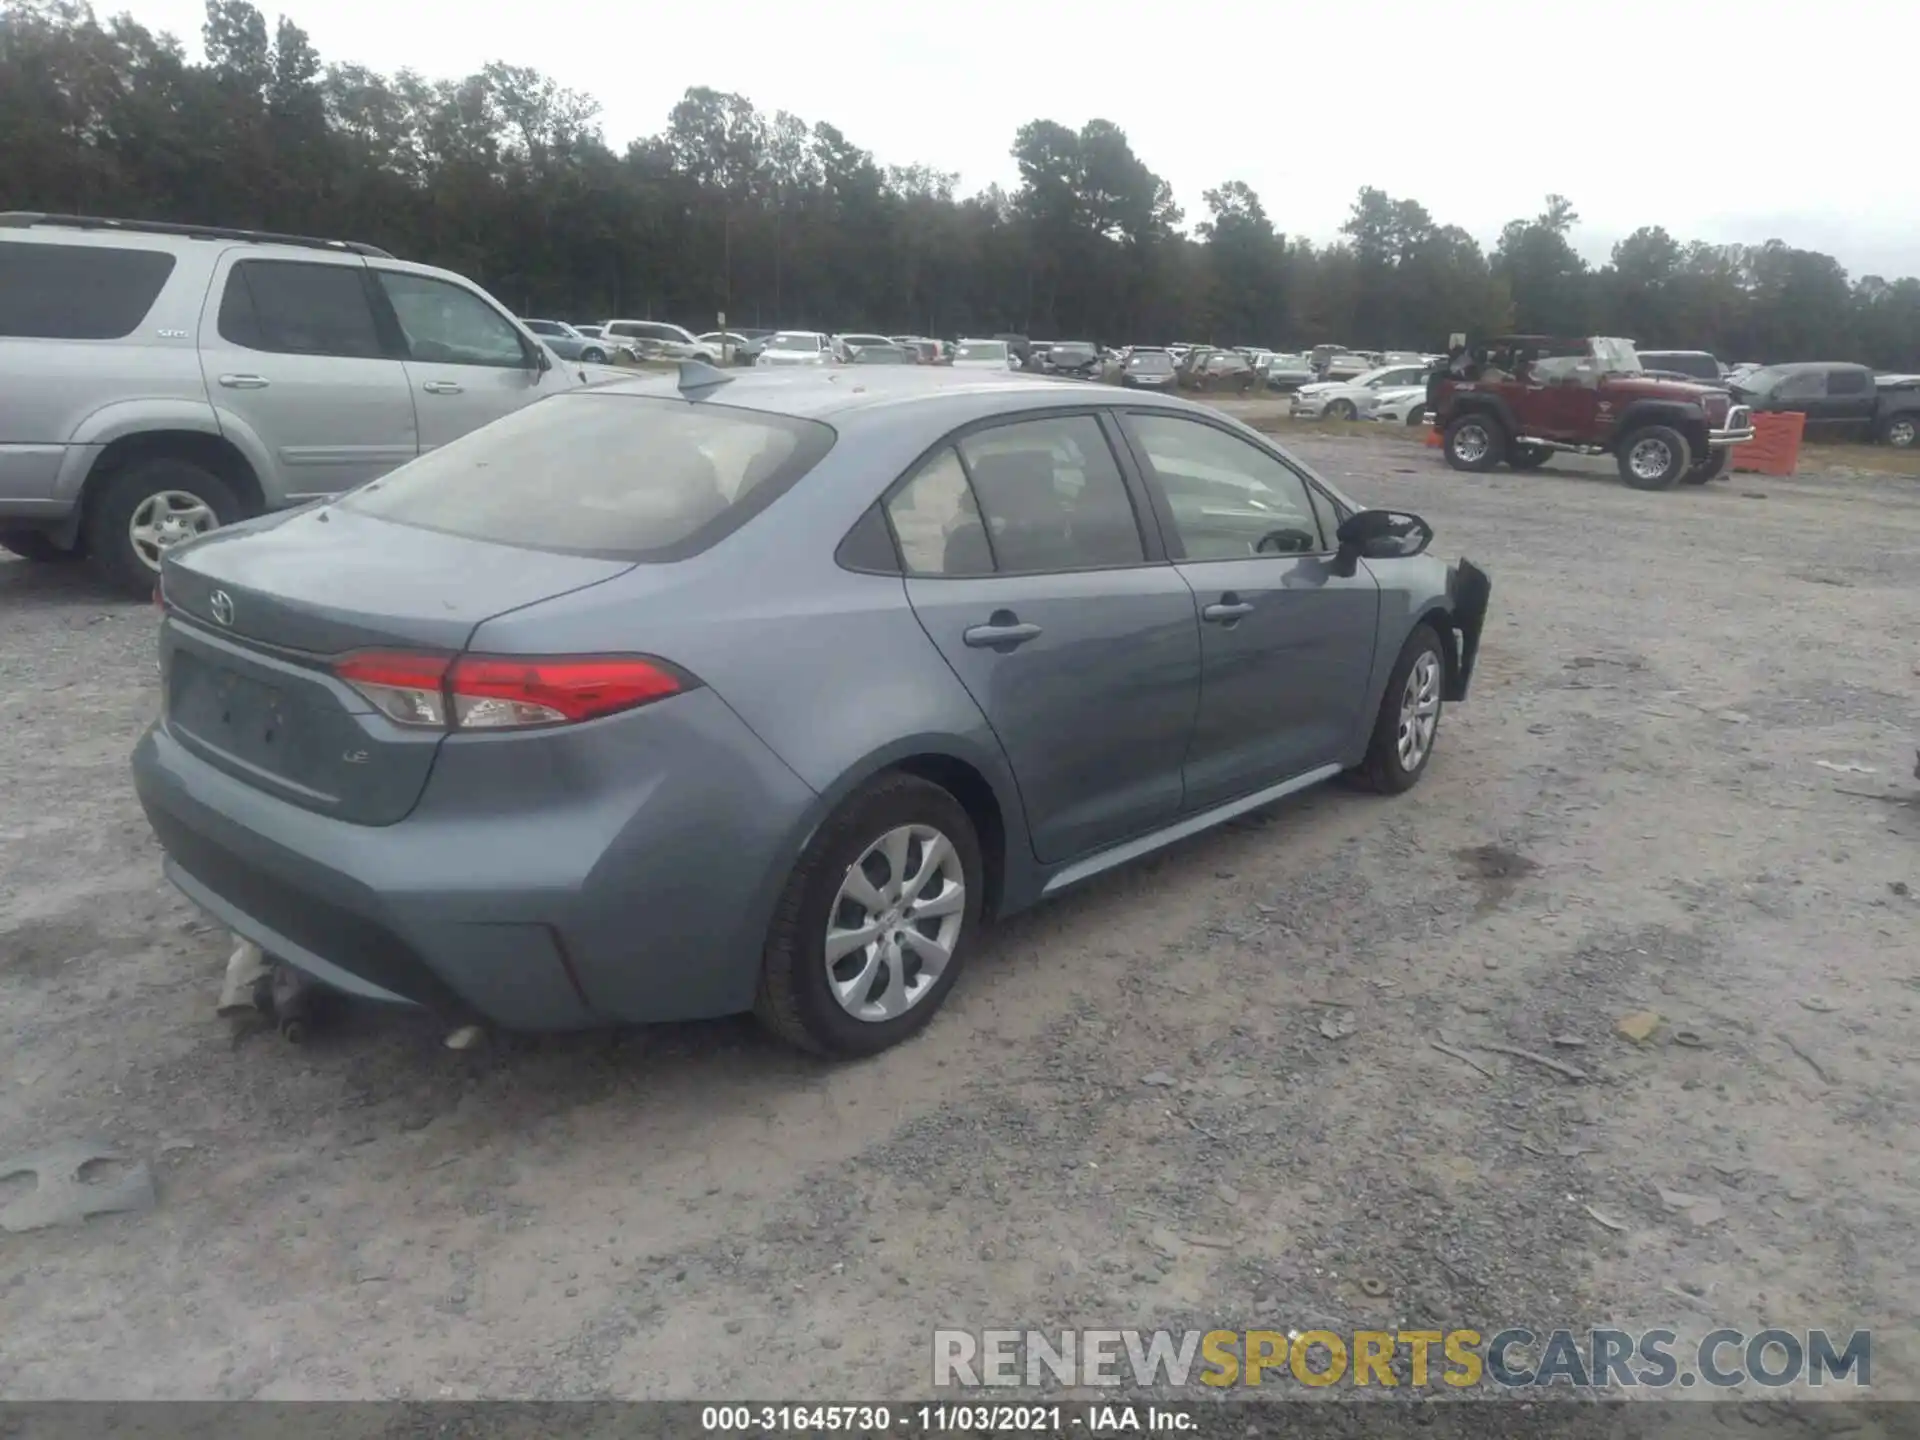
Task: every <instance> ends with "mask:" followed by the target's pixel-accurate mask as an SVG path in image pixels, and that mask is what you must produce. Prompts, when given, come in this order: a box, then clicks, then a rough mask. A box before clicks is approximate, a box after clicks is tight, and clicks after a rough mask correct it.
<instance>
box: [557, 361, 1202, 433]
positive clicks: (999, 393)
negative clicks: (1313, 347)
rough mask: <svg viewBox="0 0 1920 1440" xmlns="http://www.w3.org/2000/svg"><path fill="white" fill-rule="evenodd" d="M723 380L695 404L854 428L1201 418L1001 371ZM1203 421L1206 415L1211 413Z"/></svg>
mask: <svg viewBox="0 0 1920 1440" xmlns="http://www.w3.org/2000/svg"><path fill="white" fill-rule="evenodd" d="M722 373H727V379H726V381H725V383H724V384H722V385H716V386H714V387H713V388H711V389H709V390H706V391H704V392H701V394H702V396H703V399H702V401H701V402H700V403H710V404H715V405H728V406H732V407H735V408H737V409H742V410H759V411H762V412H765V413H767V414H774V415H791V416H794V417H797V418H801V419H808V420H831V421H834V422H837V423H838V422H852V423H857V421H855V420H854V419H853V417H857V416H860V415H863V414H869V413H873V412H879V411H887V412H891V413H896V414H897V413H898V412H900V411H903V410H906V409H910V408H914V407H922V406H924V407H925V408H927V409H928V410H929V411H936V410H937V411H939V412H941V415H940V419H941V421H942V423H943V425H944V426H946V427H947V428H951V427H952V426H954V425H964V424H967V423H968V422H969V421H971V420H976V419H987V418H990V417H992V416H995V415H1001V414H1011V413H1016V412H1018V411H1021V410H1038V409H1049V408H1058V407H1060V406H1082V405H1086V406H1093V405H1098V406H1113V405H1125V406H1127V407H1128V408H1134V407H1137V406H1140V405H1156V406H1165V407H1166V408H1170V409H1188V410H1198V409H1199V407H1197V406H1194V405H1193V404H1192V403H1191V402H1190V401H1186V400H1177V399H1174V398H1173V397H1170V396H1143V395H1141V394H1139V393H1138V392H1136V391H1132V390H1116V389H1115V388H1114V387H1112V386H1110V385H1095V384H1092V383H1090V382H1081V381H1069V380H1058V379H1053V378H1050V377H1047V376H1039V375H1026V374H1022V373H1020V372H1017V371H1008V372H1006V373H1005V375H1004V376H1003V375H1002V374H1001V373H1000V372H998V371H993V372H990V373H984V374H973V375H969V374H967V373H966V372H957V373H956V372H954V371H950V370H945V369H939V368H928V367H922V366H904V367H902V368H900V369H898V370H894V369H884V370H881V369H875V370H871V371H866V370H863V371H860V372H858V373H857V374H856V373H855V372H853V371H850V370H844V369H832V370H827V371H825V372H822V371H819V370H817V369H816V370H809V369H807V368H805V367H798V368H775V369H772V370H767V369H758V368H756V369H749V370H740V371H735V372H731V373H728V372H722ZM589 389H590V390H591V391H592V392H593V393H596V394H610V395H641V396H655V397H659V398H674V397H677V396H679V395H680V393H681V392H680V389H679V381H678V379H677V378H676V377H675V376H673V375H670V374H647V375H636V376H633V377H631V378H629V377H626V376H622V377H621V378H619V379H617V380H608V381H604V382H602V383H600V384H597V385H593V386H590V387H589ZM1202 413H1207V414H1211V413H1213V412H1211V411H1203V412H1202Z"/></svg>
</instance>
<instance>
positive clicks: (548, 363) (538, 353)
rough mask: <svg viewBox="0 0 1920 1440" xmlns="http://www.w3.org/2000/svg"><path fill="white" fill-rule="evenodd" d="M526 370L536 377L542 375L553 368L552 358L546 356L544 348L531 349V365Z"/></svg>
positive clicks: (545, 348) (541, 346)
mask: <svg viewBox="0 0 1920 1440" xmlns="http://www.w3.org/2000/svg"><path fill="white" fill-rule="evenodd" d="M528 368H529V369H530V370H532V371H533V372H534V373H535V374H537V375H544V374H546V373H547V371H549V370H551V369H552V368H553V357H552V356H551V355H549V354H547V347H546V346H544V345H536V346H534V347H533V363H532V364H531V365H530V366H528Z"/></svg>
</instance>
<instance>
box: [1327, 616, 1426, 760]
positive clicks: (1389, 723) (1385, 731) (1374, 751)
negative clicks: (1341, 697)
mask: <svg viewBox="0 0 1920 1440" xmlns="http://www.w3.org/2000/svg"><path fill="white" fill-rule="evenodd" d="M1446 688H1447V647H1446V646H1445V644H1443V643H1442V642H1441V639H1440V637H1439V635H1438V634H1436V633H1435V632H1434V629H1433V627H1432V626H1431V625H1425V624H1421V625H1416V626H1414V627H1413V633H1412V634H1411V635H1409V636H1407V642H1406V644H1404V645H1402V646H1401V647H1400V658H1399V659H1398V660H1396V661H1394V663H1393V669H1392V671H1390V672H1389V673H1388V675H1387V687H1386V689H1385V690H1383V691H1382V692H1381V694H1380V710H1379V713H1378V714H1377V715H1376V716H1375V717H1374V722H1373V735H1372V737H1371V738H1370V739H1369V740H1368V742H1367V756H1366V759H1364V760H1362V761H1361V762H1360V764H1359V765H1358V766H1357V767H1355V768H1354V769H1352V770H1350V771H1348V772H1347V775H1348V778H1349V779H1351V780H1352V781H1353V782H1354V783H1355V784H1357V785H1358V786H1360V787H1361V788H1362V789H1365V790H1372V791H1375V792H1376V793H1378V794H1381V795H1398V794H1400V793H1402V792H1403V791H1407V790H1411V789H1412V788H1413V787H1414V786H1415V785H1417V784H1419V783H1420V777H1421V776H1422V775H1424V774H1425V773H1426V769H1427V763H1428V762H1429V761H1430V760H1432V759H1433V749H1434V746H1435V745H1436V744H1437V743H1438V742H1439V739H1440V717H1441V711H1442V710H1444V709H1445V694H1446ZM1415 722H1422V723H1421V724H1420V725H1419V726H1418V727H1416V724H1415Z"/></svg>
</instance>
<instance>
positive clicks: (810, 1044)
mask: <svg viewBox="0 0 1920 1440" xmlns="http://www.w3.org/2000/svg"><path fill="white" fill-rule="evenodd" d="M981 876H982V867H981V863H980V844H979V841H978V840H977V839H975V837H974V832H973V824H972V822H971V821H970V820H968V818H967V812H966V811H965V810H964V809H963V808H961V805H960V802H959V801H957V800H955V799H954V798H953V796H951V795H949V794H948V793H947V792H946V791H945V790H942V789H941V788H940V787H939V786H937V785H933V784H929V783H928V782H927V781H925V780H922V779H919V778H918V777H917V776H913V775H903V774H900V773H897V772H896V773H893V774H889V775H884V776H882V777H880V779H878V780H876V781H875V782H874V783H873V784H871V785H869V786H868V787H867V788H866V789H865V790H862V791H860V792H859V793H858V794H856V795H855V796H854V797H853V798H852V799H850V800H848V801H847V802H846V804H844V805H842V806H841V807H840V809H839V810H838V811H836V812H835V813H834V815H833V817H832V818H831V819H830V820H828V821H827V822H826V824H824V825H822V826H821V827H820V829H819V831H818V833H816V834H815V836H814V838H813V840H812V842H811V843H810V844H809V845H808V846H807V850H806V853H805V854H804V855H803V856H801V858H800V863H799V864H798V865H796V866H795V867H794V870H793V874H792V876H791V877H789V879H788V881H787V887H786V890H785V891H784V892H783V893H782V895H781V897H780V903H779V905H778V906H777V908H776V909H775V911H774V919H773V925H772V928H771V929H770V930H769V932H768V935H767V948H766V952H765V955H764V957H763V958H762V961H761V972H760V991H759V994H758V996H757V997H756V998H755V1000H754V1013H755V1014H756V1015H757V1016H758V1017H759V1019H760V1021H761V1023H762V1024H764V1025H765V1026H766V1027H767V1028H768V1029H770V1030H772V1031H773V1032H774V1033H775V1034H776V1035H778V1036H780V1037H781V1038H782V1039H784V1040H787V1041H789V1042H791V1043H792V1044H794V1045H797V1046H799V1047H800V1048H801V1049H803V1050H811V1051H813V1052H814V1053H816V1054H821V1055H842V1056H855V1055H872V1054H875V1053H877V1052H879V1051H881V1050H885V1049H887V1048H888V1047H889V1046H891V1045H897V1044H898V1043H899V1042H900V1041H902V1040H904V1039H906V1038H907V1037H908V1036H909V1035H911V1034H913V1033H914V1032H915V1031H917V1030H919V1029H920V1028H921V1027H922V1026H923V1025H925V1024H926V1023H927V1021H928V1020H930V1019H932V1018H933V1012H934V1011H936V1010H938V1009H939V1008H940V1004H941V1002H942V1001H943V1000H945V999H946V998H947V992H948V991H949V990H951V989H952V988H953V982H954V980H955V979H956V978H957V977H958V975H959V973H960V965H961V962H962V960H963V959H964V958H965V955H966V950H965V947H966V946H967V945H968V944H969V942H970V941H971V940H972V938H973V932H974V931H975V930H976V929H978V928H979V922H980V892H981V888H982V880H981Z"/></svg>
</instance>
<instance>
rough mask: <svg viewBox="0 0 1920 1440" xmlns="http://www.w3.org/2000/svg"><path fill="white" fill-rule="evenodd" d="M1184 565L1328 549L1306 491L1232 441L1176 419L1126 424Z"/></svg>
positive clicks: (1290, 474)
mask: <svg viewBox="0 0 1920 1440" xmlns="http://www.w3.org/2000/svg"><path fill="white" fill-rule="evenodd" d="M1132 424H1133V432H1134V434H1135V436H1136V437H1138V439H1139V442H1140V447H1141V449H1142V450H1143V451H1145V453H1146V459H1147V463H1148V464H1149V466H1151V468H1152V470H1153V473H1154V477H1155V478H1156V479H1157V480H1158V481H1159V485H1160V490H1161V493H1162V494H1163V495H1164V496H1165V498H1166V503H1167V508H1168V510H1169V512H1170V514H1171V518H1172V521H1173V528H1174V533H1175V536H1176V537H1177V539H1178V542H1179V546H1180V550H1181V552H1182V554H1183V556H1184V558H1186V559H1188V560H1244V559H1246V558H1247V557H1249V556H1252V555H1305V554H1314V553H1317V552H1320V551H1323V550H1325V549H1327V548H1329V545H1328V542H1327V540H1326V538H1325V537H1323V536H1322V535H1321V534H1320V525H1319V521H1318V520H1317V518H1316V517H1315V515H1314V508H1313V502H1312V500H1311V498H1310V497H1309V496H1308V493H1307V483H1306V481H1305V480H1303V479H1302V478H1301V477H1300V476H1299V475H1297V474H1296V473H1294V471H1292V470H1291V469H1289V468H1288V467H1287V466H1286V465H1283V464H1282V463H1281V462H1280V461H1278V460H1276V459H1275V458H1274V457H1273V456H1271V455H1269V454H1267V453H1266V452H1265V451H1264V450H1260V449H1257V448H1255V447H1254V446H1253V445H1251V444H1249V443H1248V442H1247V441H1245V440H1242V439H1240V438H1239V437H1238V436H1235V435H1229V434H1228V433H1227V432H1226V431H1224V430H1219V429H1216V428H1215V427H1214V426H1212V425H1208V424H1204V423H1203V422H1201V421H1198V420H1189V419H1186V418H1185V417H1184V416H1177V415H1144V414H1136V415H1134V416H1133V417H1132Z"/></svg>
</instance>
